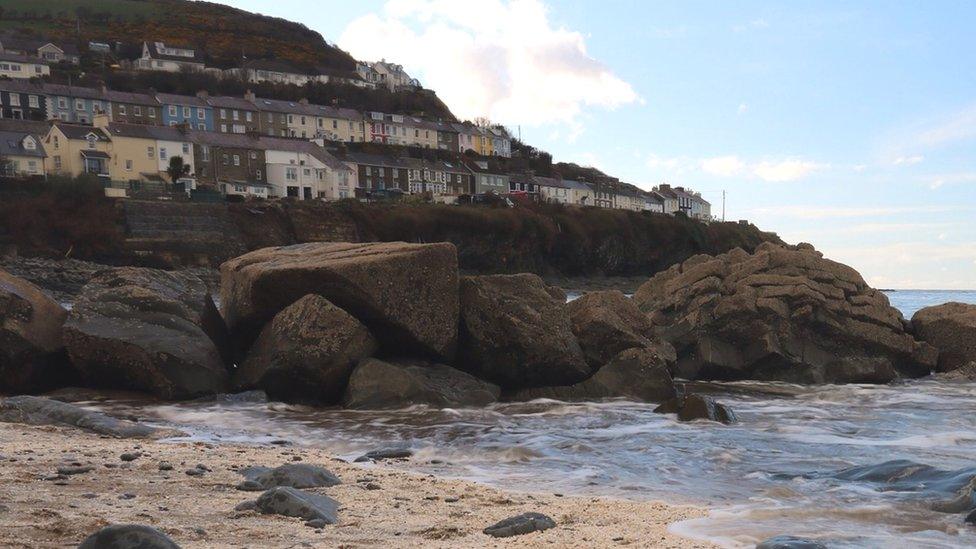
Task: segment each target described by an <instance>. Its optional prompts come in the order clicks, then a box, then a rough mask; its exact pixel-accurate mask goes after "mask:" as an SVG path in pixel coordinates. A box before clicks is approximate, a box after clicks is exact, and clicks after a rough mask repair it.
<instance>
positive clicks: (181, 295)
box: [63, 267, 228, 399]
mask: <svg viewBox="0 0 976 549" xmlns="http://www.w3.org/2000/svg"><path fill="white" fill-rule="evenodd" d="M215 314H216V308H215V307H214V306H213V302H212V300H211V299H210V296H209V294H208V293H207V289H206V286H205V285H204V284H203V282H201V281H200V279H198V278H196V277H195V276H193V275H190V274H186V273H172V272H166V271H160V270H157V269H143V268H134V267H124V268H119V269H109V270H106V271H102V272H100V273H98V274H96V275H95V276H94V277H93V278H92V280H91V281H90V282H89V283H88V284H86V285H85V287H84V288H83V289H82V292H81V294H80V295H79V297H78V301H76V302H75V304H74V307H73V308H72V309H71V312H70V313H69V314H68V319H67V321H66V322H65V325H64V332H63V337H64V343H65V347H66V349H67V351H68V355H69V357H70V358H71V362H72V363H73V364H74V365H75V367H77V368H78V369H79V370H80V371H81V372H82V373H83V374H84V376H85V377H86V379H87V381H88V383H89V384H91V385H93V386H96V387H107V388H123V389H132V390H136V391H145V392H149V393H152V394H154V395H156V396H159V397H161V398H166V399H183V398H191V397H195V396H201V395H207V394H213V393H217V392H222V391H224V390H226V388H227V381H228V374H227V369H226V367H225V366H224V361H223V360H222V358H221V353H220V351H219V349H218V347H217V344H215V343H214V341H213V339H211V336H210V335H209V334H208V331H209V332H211V333H215V334H216V333H217V332H219V330H220V326H221V321H220V317H219V315H218V316H216V318H214V315H215ZM216 337H219V335H218V336H216Z"/></svg>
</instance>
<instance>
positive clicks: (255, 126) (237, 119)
mask: <svg viewBox="0 0 976 549" xmlns="http://www.w3.org/2000/svg"><path fill="white" fill-rule="evenodd" d="M206 101H207V104H208V105H210V108H211V109H212V111H213V115H212V116H213V130H214V131H217V132H220V133H248V132H255V133H256V132H260V131H261V123H260V114H261V113H259V112H258V110H257V107H255V106H254V104H253V103H251V102H250V101H247V100H246V99H243V98H240V97H229V96H217V97H207V98H206Z"/></svg>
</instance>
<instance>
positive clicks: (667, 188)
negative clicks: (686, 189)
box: [660, 183, 671, 191]
mask: <svg viewBox="0 0 976 549" xmlns="http://www.w3.org/2000/svg"><path fill="white" fill-rule="evenodd" d="M660 188H661V190H662V191H670V190H671V185H669V184H667V183H661V187H660Z"/></svg>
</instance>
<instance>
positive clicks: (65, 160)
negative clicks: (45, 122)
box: [44, 122, 111, 178]
mask: <svg viewBox="0 0 976 549" xmlns="http://www.w3.org/2000/svg"><path fill="white" fill-rule="evenodd" d="M110 144H111V138H109V136H108V134H107V133H105V132H104V131H103V130H102V129H101V128H94V127H91V126H81V125H78V124H64V123H61V122H55V123H54V124H53V125H52V126H51V129H50V130H48V132H47V134H46V135H45V136H44V150H45V151H47V158H46V159H45V160H44V171H45V172H46V173H47V174H49V175H63V176H67V177H78V176H79V175H81V174H83V173H89V174H94V175H98V176H102V177H105V178H107V177H109V161H110V160H111V156H110V155H109V146H110Z"/></svg>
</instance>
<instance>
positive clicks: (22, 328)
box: [0, 270, 71, 393]
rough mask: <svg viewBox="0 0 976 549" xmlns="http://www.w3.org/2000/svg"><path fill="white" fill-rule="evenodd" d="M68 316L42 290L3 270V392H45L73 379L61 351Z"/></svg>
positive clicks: (0, 346) (0, 327)
mask: <svg viewBox="0 0 976 549" xmlns="http://www.w3.org/2000/svg"><path fill="white" fill-rule="evenodd" d="M67 316H68V312H67V311H65V310H64V309H63V308H62V307H61V306H60V305H58V304H57V303H56V302H55V301H54V300H52V299H51V298H49V297H47V296H46V295H45V294H44V292H42V291H41V289H40V288H38V287H37V286H35V285H33V284H31V283H30V282H27V281H26V280H24V279H21V278H17V277H15V276H13V275H11V274H9V273H7V272H5V271H3V270H0V393H24V392H31V391H39V390H44V389H47V388H50V387H52V386H54V385H56V384H58V383H60V382H62V381H66V380H67V379H68V378H70V374H71V369H70V367H68V365H67V361H65V360H64V356H63V353H62V352H61V351H62V350H63V345H62V343H61V327H62V325H63V324H64V319H65V318H66V317H67Z"/></svg>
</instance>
